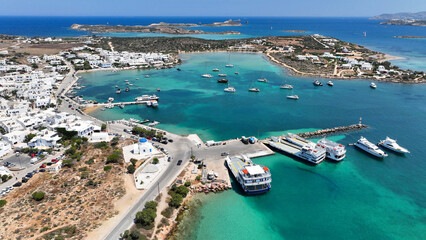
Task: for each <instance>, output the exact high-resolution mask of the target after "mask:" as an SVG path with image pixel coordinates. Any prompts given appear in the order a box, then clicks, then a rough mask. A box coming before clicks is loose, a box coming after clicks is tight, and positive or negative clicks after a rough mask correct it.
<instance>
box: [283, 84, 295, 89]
mask: <svg viewBox="0 0 426 240" xmlns="http://www.w3.org/2000/svg"><path fill="white" fill-rule="evenodd" d="M280 88H281V89H293V85H290V84H284V85H281V86H280Z"/></svg>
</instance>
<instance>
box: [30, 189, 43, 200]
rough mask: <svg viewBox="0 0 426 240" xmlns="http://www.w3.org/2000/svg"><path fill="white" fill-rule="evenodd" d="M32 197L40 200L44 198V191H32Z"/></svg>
mask: <svg viewBox="0 0 426 240" xmlns="http://www.w3.org/2000/svg"><path fill="white" fill-rule="evenodd" d="M32 198H33V199H34V200H36V201H41V200H43V198H44V192H41V191H40V192H33V194H32Z"/></svg>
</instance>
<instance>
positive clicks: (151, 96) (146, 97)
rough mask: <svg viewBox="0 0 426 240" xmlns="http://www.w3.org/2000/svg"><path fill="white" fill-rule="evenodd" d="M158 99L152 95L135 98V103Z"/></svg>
mask: <svg viewBox="0 0 426 240" xmlns="http://www.w3.org/2000/svg"><path fill="white" fill-rule="evenodd" d="M158 99H159V97H157V96H156V95H155V94H153V95H142V96H140V97H135V101H136V102H141V101H150V100H158Z"/></svg>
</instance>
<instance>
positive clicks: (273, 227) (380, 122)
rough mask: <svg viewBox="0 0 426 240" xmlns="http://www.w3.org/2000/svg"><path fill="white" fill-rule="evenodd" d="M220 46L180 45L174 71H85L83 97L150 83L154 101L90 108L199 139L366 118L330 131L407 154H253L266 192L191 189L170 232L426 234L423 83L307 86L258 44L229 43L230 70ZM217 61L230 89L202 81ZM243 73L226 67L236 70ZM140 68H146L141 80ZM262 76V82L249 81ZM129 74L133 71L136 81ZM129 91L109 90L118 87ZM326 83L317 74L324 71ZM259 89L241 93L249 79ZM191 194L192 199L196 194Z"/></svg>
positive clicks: (209, 235)
mask: <svg viewBox="0 0 426 240" xmlns="http://www.w3.org/2000/svg"><path fill="white" fill-rule="evenodd" d="M228 57H229V55H228V54H227V53H204V54H185V55H181V58H182V59H183V64H182V65H181V66H180V68H181V69H182V71H180V72H179V71H176V69H168V70H147V71H139V70H131V71H121V72H105V71H102V72H101V71H100V72H92V73H86V74H82V75H81V76H82V79H81V83H82V85H85V86H87V87H86V88H84V89H82V90H81V91H80V92H79V94H80V95H83V96H84V98H85V99H92V100H97V101H106V100H107V99H108V97H114V98H115V99H116V101H129V100H132V99H133V98H134V97H136V96H139V95H142V94H152V93H154V92H155V90H156V89H157V88H161V92H155V93H156V94H157V95H158V96H159V97H160V106H159V108H158V109H151V108H147V107H145V106H126V107H125V108H124V109H119V108H115V109H112V110H106V111H97V112H94V113H93V114H92V115H93V116H95V117H98V118H100V119H104V120H112V119H121V118H130V117H133V118H138V119H145V118H149V119H152V120H157V121H160V122H161V124H160V125H159V127H160V128H164V129H166V130H169V131H173V132H176V133H181V134H186V133H194V132H195V133H198V134H199V135H200V137H201V138H202V139H203V140H209V139H214V140H224V139H229V138H236V137H240V136H242V135H245V136H251V135H255V136H260V137H265V136H270V135H272V134H279V133H282V132H283V131H286V130H300V131H303V130H308V129H311V128H313V129H318V128H327V127H334V126H340V125H348V124H352V123H355V122H358V120H359V118H360V117H362V118H363V122H364V123H365V124H367V125H369V126H370V128H368V129H366V130H363V131H361V132H349V133H346V134H343V135H338V136H333V137H332V139H333V140H335V141H338V142H339V143H341V144H345V145H347V144H349V143H353V142H355V141H356V140H357V139H358V138H359V137H360V136H361V135H362V136H365V137H367V139H369V140H370V141H372V142H378V141H379V140H380V139H384V138H385V137H386V136H390V137H392V138H396V139H397V140H398V142H399V143H400V144H401V145H403V146H406V147H407V148H408V149H409V150H410V151H411V154H409V155H406V156H403V155H398V154H394V153H392V152H389V151H387V152H388V153H389V157H387V158H385V159H383V160H379V159H376V158H373V157H371V156H369V155H367V154H365V153H363V152H360V151H359V150H357V149H355V148H354V147H352V146H347V150H348V153H347V158H346V159H345V160H344V161H343V162H341V163H334V162H329V161H325V162H323V163H321V164H320V165H318V166H311V165H306V164H305V163H303V162H300V161H296V160H294V159H292V158H290V157H287V156H284V155H281V154H276V155H274V156H270V157H263V158H258V159H254V161H255V162H256V163H261V164H264V165H266V166H268V167H269V168H270V169H271V172H272V178H273V182H272V190H271V191H270V192H268V193H267V194H264V195H261V196H252V197H247V196H244V195H241V193H240V191H239V188H238V186H237V185H235V183H234V186H235V188H234V189H233V190H230V191H227V192H224V193H220V194H215V195H213V194H210V195H198V196H197V197H196V198H197V201H196V203H199V204H198V205H199V207H196V208H193V210H191V212H190V214H186V216H185V219H184V221H183V222H182V223H181V225H180V231H178V235H177V238H178V239H425V236H426V201H425V199H426V177H425V176H426V161H425V157H424V156H426V150H425V146H426V141H425V138H426V94H425V93H426V85H425V84H421V85H402V84H392V83H377V85H378V88H377V89H375V90H373V89H370V88H369V84H370V82H369V81H365V80H350V81H349V80H335V81H334V83H335V85H334V87H328V86H326V85H325V86H323V87H319V88H315V87H314V86H313V84H312V81H313V79H312V78H301V77H294V76H290V75H289V74H288V73H287V72H286V70H285V69H283V68H281V67H279V66H277V65H274V64H272V63H270V62H269V61H268V60H267V59H266V58H265V57H264V56H263V55H261V54H248V53H233V54H231V55H230V61H231V63H233V64H234V65H235V66H236V68H234V69H227V68H225V67H224V66H225V65H226V64H227V63H228ZM215 67H218V68H220V69H221V72H226V73H228V74H229V79H230V85H232V86H234V87H235V88H236V90H237V92H236V93H235V94H229V93H228V94H227V93H225V92H223V88H224V87H226V85H224V84H218V83H216V79H217V78H212V79H203V78H201V76H200V75H201V74H203V73H205V72H208V73H212V74H213V72H212V71H211V69H213V68H215ZM236 70H237V71H238V72H239V73H240V74H239V75H235V74H234V71H236ZM146 74H149V75H150V78H144V76H145V75H146ZM260 77H266V78H267V79H268V80H269V83H267V84H265V83H258V82H256V79H257V78H260ZM136 78H140V79H139V80H136ZM126 79H128V80H129V81H130V82H131V83H133V84H134V86H132V89H131V91H130V92H129V93H125V92H123V93H121V94H119V95H117V94H115V87H114V86H115V85H116V84H118V85H119V86H120V87H121V88H122V89H124V88H125V86H126V85H125V82H124V80H126ZM283 81H287V83H290V84H293V85H294V87H295V90H294V93H295V94H298V95H299V97H300V100H298V101H292V100H288V99H286V95H287V94H288V93H289V91H288V90H281V89H279V85H280V84H281V83H282V82H283ZM322 81H323V82H324V83H325V81H327V80H325V79H322ZM253 83H254V84H255V86H256V87H258V88H260V89H261V92H260V93H250V92H248V91H247V89H248V88H249V86H250V85H251V84H253ZM194 204H195V203H194Z"/></svg>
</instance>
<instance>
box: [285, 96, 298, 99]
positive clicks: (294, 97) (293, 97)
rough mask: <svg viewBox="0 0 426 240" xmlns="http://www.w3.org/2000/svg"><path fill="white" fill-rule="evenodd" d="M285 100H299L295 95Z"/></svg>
mask: <svg viewBox="0 0 426 240" xmlns="http://www.w3.org/2000/svg"><path fill="white" fill-rule="evenodd" d="M287 98H288V99H292V100H299V96H297V95H288V96H287Z"/></svg>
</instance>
